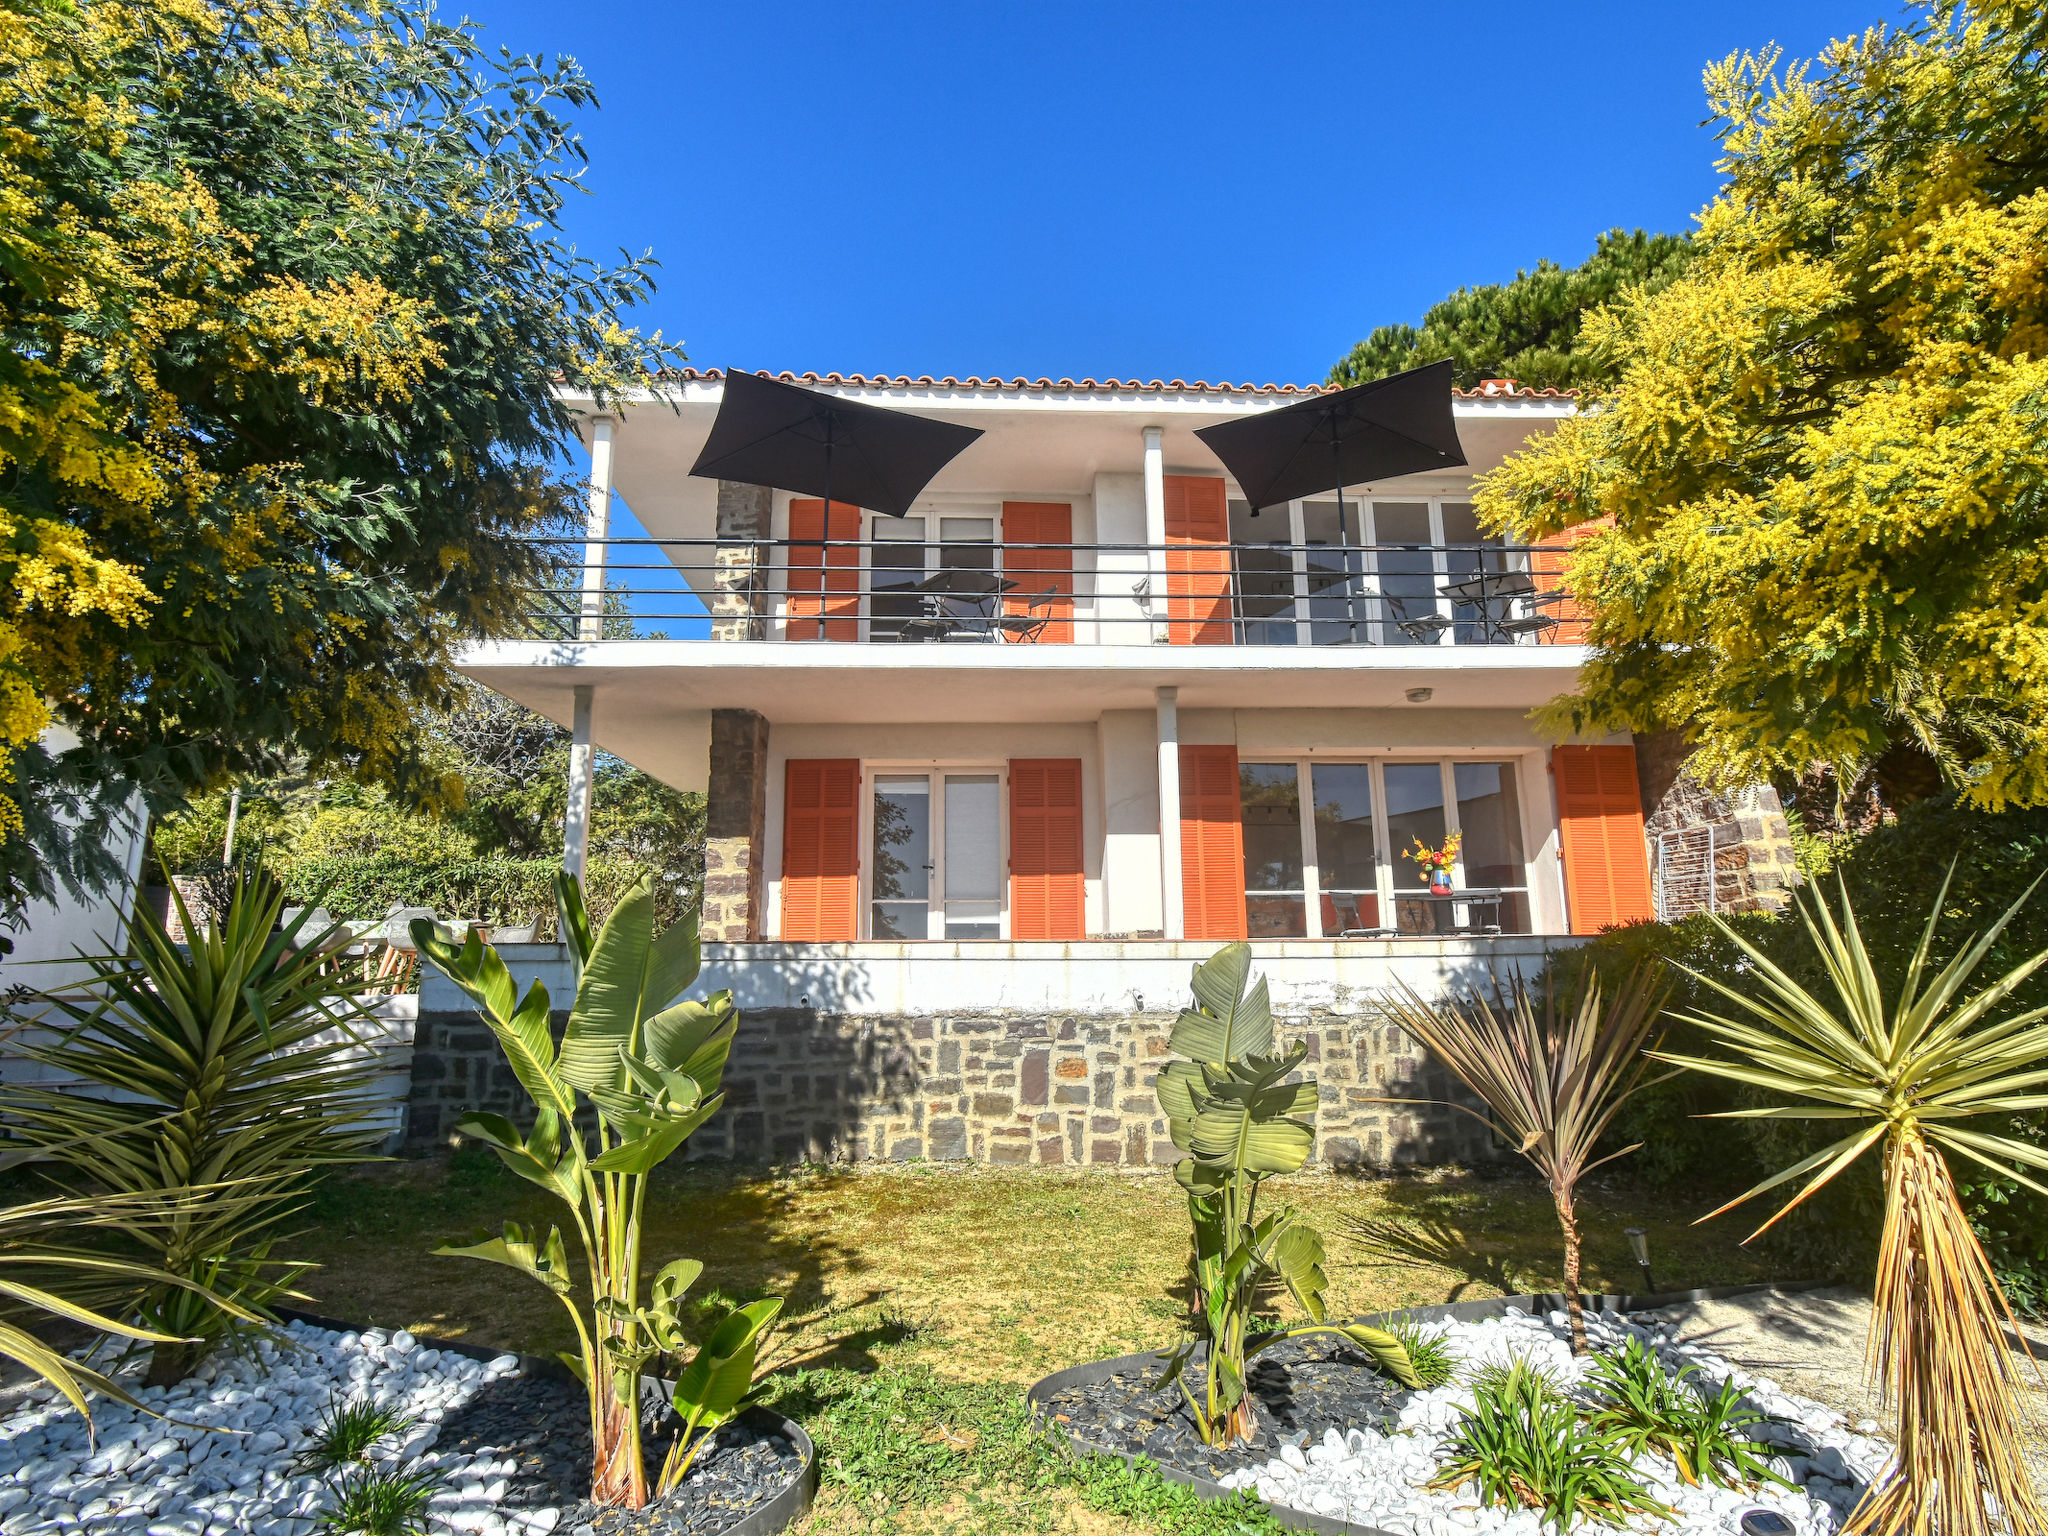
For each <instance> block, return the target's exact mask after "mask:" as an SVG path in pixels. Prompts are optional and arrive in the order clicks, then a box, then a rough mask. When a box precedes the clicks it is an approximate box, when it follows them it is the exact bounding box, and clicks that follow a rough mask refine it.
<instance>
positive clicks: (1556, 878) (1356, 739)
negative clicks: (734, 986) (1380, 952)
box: [763, 707, 1567, 934]
mask: <svg viewBox="0 0 2048 1536" xmlns="http://www.w3.org/2000/svg"><path fill="white" fill-rule="evenodd" d="M1180 738H1181V740H1182V741H1183V742H1184V743H1188V744H1192V745H1234V746H1235V747H1236V748H1237V750H1238V753H1239V756H1240V757H1244V758H1250V759H1255V760H1256V759H1259V758H1262V757H1270V758H1303V757H1306V758H1310V759H1315V758H1319V757H1332V758H1345V759H1351V760H1356V759H1357V758H1359V757H1361V756H1375V757H1398V758H1419V759H1431V758H1442V757H1459V756H1463V757H1473V756H1484V757H1486V758H1490V759H1497V760H1507V761H1512V762H1513V763H1515V764H1516V767H1517V774H1518V778H1517V788H1518V789H1519V791H1520V800H1521V809H1522V843H1523V848H1524V851H1525V853H1526V855H1527V859H1528V869H1529V877H1528V878H1529V889H1530V898H1529V899H1530V909H1531V910H1530V915H1531V920H1532V924H1533V926H1534V927H1535V929H1536V931H1537V932H1538V933H1552V934H1556V933H1562V932H1563V931H1564V930H1565V928H1566V926H1567V924H1566V918H1565V905H1564V892H1563V882H1562V875H1561V871H1560V866H1559V861H1558V842H1557V812H1556V804H1555V797H1554V790H1553V787H1552V785H1551V780H1550V774H1549V772H1548V764H1549V755H1548V751H1547V748H1546V746H1545V744H1544V743H1543V742H1542V741H1541V740H1540V739H1539V738H1538V737H1537V736H1536V735H1535V732H1534V730H1533V728H1532V727H1531V726H1530V724H1529V722H1528V720H1527V718H1526V716H1525V715H1524V714H1523V713H1522V712H1521V711H1519V710H1456V709H1425V708H1420V707H1415V708H1408V709H1379V710H1337V709H1329V710H1303V709H1274V710H1257V709H1241V710H1228V709H1192V710H1183V711H1181V712H1180ZM1017 757H1076V758H1079V759H1080V760H1081V761H1082V763H1083V765H1084V766H1083V772H1082V785H1083V816H1082V838H1083V849H1084V857H1085V879H1086V889H1087V921H1088V931H1089V932H1090V933H1091V934H1136V933H1157V932H1159V931H1160V930H1161V928H1162V927H1163V919H1162V916H1161V887H1160V843H1159V827H1160V816H1159V794H1158V736H1157V721H1156V716H1155V715H1154V713H1153V712H1152V711H1150V710H1106V711H1104V712H1102V714H1101V715H1100V716H1099V717H1098V719H1096V720H1094V721H1083V722H1070V723H1055V724H1001V723H990V724H969V723H959V724H949V725H888V724H881V725H869V726H850V725H780V724H778V725H775V726H774V727H772V728H771V730H770V733H769V769H768V773H769V782H768V827H767V838H766V846H765V848H764V850H763V855H764V865H763V867H764V869H765V870H766V872H767V890H768V914H767V927H766V930H765V931H766V932H768V933H770V934H776V933H779V932H780V931H781V879H780V876H781V870H782V805H783V793H784V773H785V765H786V764H787V763H788V761H789V760H790V759H791V758H858V759H860V760H862V761H863V762H864V763H867V764H871V765H884V766H883V767H882V768H881V770H880V771H887V770H888V768H890V767H902V768H906V769H916V768H921V767H946V766H959V765H970V764H972V765H980V764H990V765H999V764H1006V763H1007V762H1008V761H1009V760H1010V759H1011V758H1017ZM1174 809H1175V808H1171V807H1170V808H1169V812H1170V813H1171V812H1173V811H1174ZM1169 820H1171V814H1170V815H1169ZM863 847H865V834H864V835H863ZM1387 852H1388V854H1389V856H1391V852H1392V851H1391V850H1388V851H1387Z"/></svg>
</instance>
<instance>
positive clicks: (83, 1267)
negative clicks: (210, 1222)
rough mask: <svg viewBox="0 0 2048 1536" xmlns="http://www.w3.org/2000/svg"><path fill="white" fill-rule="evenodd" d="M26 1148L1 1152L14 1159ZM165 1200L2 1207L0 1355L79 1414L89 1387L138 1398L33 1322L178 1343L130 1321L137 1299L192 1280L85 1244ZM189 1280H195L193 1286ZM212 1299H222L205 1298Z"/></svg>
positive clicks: (156, 1211)
mask: <svg viewBox="0 0 2048 1536" xmlns="http://www.w3.org/2000/svg"><path fill="white" fill-rule="evenodd" d="M25 1155H26V1154H23V1153H20V1152H14V1153H9V1154H7V1155H5V1156H4V1157H0V1168H7V1167H12V1166H13V1165H14V1164H15V1163H18V1162H20V1161H21V1160H22V1159H23V1157H24V1156H25ZM175 1203H176V1199H175V1197H173V1199H172V1200H171V1201H169V1202H167V1201H166V1200H165V1199H164V1198H163V1197H161V1196H159V1195H156V1194H152V1193H142V1194H108V1195H94V1196H92V1197H90V1198H78V1197H64V1198H59V1199H51V1200H31V1201H27V1202H24V1203H23V1204H20V1205H10V1206H6V1207H0V1357H5V1358H6V1359H9V1360H12V1361H14V1362H16V1363H17V1364H19V1365H22V1366H24V1367H26V1368H27V1369H29V1370H31V1371H33V1372H35V1374H36V1375H38V1376H40V1377H41V1378H42V1379H43V1380H44V1381H46V1382H48V1383H49V1384H50V1385H51V1386H53V1387H55V1388H56V1389H57V1391H58V1392H60V1393H61V1394H63V1397H64V1400H65V1401H66V1402H68V1403H70V1404H71V1406H72V1407H74V1408H76V1409H77V1410H78V1411H79V1413H81V1414H83V1415H84V1416H85V1417H86V1418H88V1419H90V1418H91V1417H92V1409H91V1407H90V1404H89V1398H90V1396H91V1394H94V1393H98V1394H101V1395H104V1396H107V1397H111V1398H114V1399H116V1400H117V1401H119V1402H123V1403H126V1404H128V1405H129V1406H130V1407H131V1408H139V1407H141V1406H142V1405H141V1404H140V1403H138V1402H136V1400H135V1398H134V1397H133V1396H131V1395H130V1394H129V1392H128V1391H127V1389H126V1388H124V1387H123V1386H121V1384H120V1383H119V1382H117V1381H115V1380H113V1379H112V1378H111V1377H109V1376H107V1375H105V1374H104V1373H102V1372H100V1371H97V1370H95V1369H93V1368H92V1367H91V1366H88V1365H85V1364H83V1363H81V1362H79V1361H77V1360H73V1359H71V1358H70V1357H69V1356H67V1355H65V1354H64V1353H63V1352H62V1351H60V1350H56V1349H52V1348H51V1347H50V1346H49V1345H48V1344H46V1343H44V1342H43V1341H42V1340H41V1339H40V1338H38V1337H37V1336H36V1334H35V1332H34V1330H33V1328H32V1327H31V1324H32V1323H33V1322H34V1321H35V1320H36V1319H37V1318H39V1317H54V1318H62V1319H64V1320H66V1321H69V1322H73V1323H82V1324H84V1325H85V1326H86V1327H88V1328H93V1329H97V1330H98V1331H99V1332H101V1333H103V1334H111V1335H113V1336H114V1337H117V1338H123V1339H130V1340H133V1341H135V1342H137V1343H143V1344H151V1345H154V1346H156V1347H157V1348H159V1349H163V1348H167V1347H170V1346H172V1345H176V1344H178V1343H180V1342H182V1341H181V1340H179V1339H176V1338H173V1337H171V1336H170V1335H168V1334H163V1333H158V1332H157V1331H155V1330H154V1329H151V1328H145V1327H143V1326H142V1325H140V1324H139V1323H136V1322H134V1321H132V1320H131V1319H132V1318H133V1317H134V1315H135V1313H136V1311H137V1308H138V1306H139V1304H140V1302H141V1301H142V1298H143V1297H144V1296H146V1295H148V1294H150V1293H151V1292H154V1291H159V1290H163V1289H171V1290H177V1289H182V1288H185V1287H188V1286H193V1284H194V1283H193V1282H191V1281H189V1280H185V1279H182V1278H180V1277H179V1276H176V1275H172V1274H168V1273H166V1272H165V1271H163V1270H161V1269H157V1268H154V1267H152V1266H150V1265H147V1264H140V1263H137V1262H135V1261H134V1260H132V1259H128V1258H124V1257H121V1256H120V1255H118V1254H114V1253H106V1252H100V1251H96V1250H94V1249H93V1248H91V1247H88V1246H83V1244H84V1243H86V1242H89V1241H90V1240H91V1238H92V1237H93V1235H94V1234H95V1233H107V1232H111V1231H116V1230H118V1231H132V1230H134V1229H135V1228H138V1227H148V1226H151V1225H153V1224H155V1223H157V1222H159V1221H161V1220H162V1219H163V1217H164V1216H165V1214H166V1208H167V1205H171V1206H174V1205H175ZM194 1288H196V1287H194ZM212 1300H213V1301H214V1303H215V1304H216V1305H230V1304H228V1303H223V1302H221V1301H220V1299H219V1298H212Z"/></svg>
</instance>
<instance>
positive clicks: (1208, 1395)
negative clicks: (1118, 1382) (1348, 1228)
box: [1156, 944, 1420, 1445]
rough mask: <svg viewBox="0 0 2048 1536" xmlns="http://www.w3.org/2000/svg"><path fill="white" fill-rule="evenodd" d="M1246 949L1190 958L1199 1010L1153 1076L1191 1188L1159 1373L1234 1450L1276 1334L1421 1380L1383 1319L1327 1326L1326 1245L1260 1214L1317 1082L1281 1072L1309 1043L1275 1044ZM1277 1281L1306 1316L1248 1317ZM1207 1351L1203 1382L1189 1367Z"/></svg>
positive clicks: (1300, 1152) (1280, 1212)
mask: <svg viewBox="0 0 2048 1536" xmlns="http://www.w3.org/2000/svg"><path fill="white" fill-rule="evenodd" d="M1251 959H1252V952H1251V946H1250V945H1248V944H1229V945H1225V946H1224V947H1223V948H1222V949H1220V950H1218V951H1217V952H1216V953H1215V955H1214V956H1212V957H1211V958H1210V959H1208V960H1206V961H1204V962H1203V963H1202V964H1200V965H1197V966H1196V967H1195V972H1194V979H1193V985H1194V993H1195V1006H1194V1007H1192V1008H1189V1009H1185V1010H1183V1011H1182V1013H1181V1015H1180V1018H1179V1019H1178V1020H1177V1021H1176V1022H1175V1024H1174V1026H1173V1033H1172V1035H1171V1037H1170V1038H1169V1040H1168V1042H1167V1043H1168V1046H1169V1048H1170V1049H1171V1050H1173V1051H1174V1052H1175V1053H1176V1054H1177V1055H1179V1056H1180V1057H1182V1058H1183V1059H1182V1060H1179V1061H1172V1062H1168V1063H1167V1064H1166V1066H1165V1067H1163V1068H1162V1069H1161V1070H1160V1073H1159V1077H1158V1081H1157V1084H1156V1087H1157V1092H1158V1094H1159V1105H1160V1108H1161V1109H1162V1110H1164V1111H1165V1114H1166V1117H1167V1123H1168V1126H1169V1129H1170V1131H1171V1134H1172V1137H1173V1144H1174V1145H1175V1146H1177V1147H1179V1148H1180V1149H1181V1150H1183V1151H1184V1152H1186V1153H1187V1154H1188V1155H1187V1156H1186V1157H1184V1158H1182V1159H1181V1160H1180V1161H1179V1162H1178V1163H1176V1164H1175V1165H1174V1170H1173V1171H1174V1177H1175V1178H1177V1179H1178V1180H1179V1181H1180V1185H1181V1188H1182V1189H1184V1190H1186V1191H1187V1197H1188V1216H1189V1219H1190V1221H1191V1223H1192V1225H1193V1228H1194V1251H1193V1254H1192V1256H1191V1258H1190V1261H1189V1279H1190V1283H1191V1286H1192V1292H1193V1297H1192V1299H1193V1307H1192V1309H1191V1312H1192V1315H1191V1319H1190V1325H1189V1328H1188V1331H1187V1333H1186V1335H1185V1336H1184V1337H1183V1338H1182V1340H1181V1342H1180V1343H1179V1345H1178V1346H1176V1347H1175V1348H1174V1349H1173V1350H1171V1351H1170V1352H1168V1353H1167V1354H1166V1355H1165V1356H1164V1358H1165V1360H1166V1372H1165V1381H1164V1382H1162V1385H1164V1384H1165V1382H1178V1383H1179V1384H1180V1389H1181V1394H1182V1396H1183V1397H1184V1398H1185V1399H1186V1400H1187V1405H1188V1410H1189V1412H1190V1413H1191V1414H1192V1415H1193V1416H1194V1421H1195V1427H1196V1429H1197V1430H1198V1431H1199V1432H1200V1434H1201V1437H1202V1439H1203V1441H1204V1442H1205V1443H1207V1444H1210V1445H1230V1444H1233V1443H1234V1442H1236V1441H1238V1440H1241V1439H1245V1438H1247V1437H1248V1436H1249V1435H1250V1434H1251V1433H1252V1431H1253V1428H1254V1424H1253V1420H1252V1411H1251V1403H1250V1401H1249V1400H1248V1399H1247V1397H1246V1392H1245V1370H1246V1364H1247V1362H1248V1361H1249V1360H1250V1359H1251V1358H1252V1357H1253V1356H1255V1355H1257V1354H1258V1353H1259V1351H1261V1350H1263V1349H1269V1348H1271V1347H1272V1346H1273V1345H1275V1344H1277V1343H1279V1342H1280V1341H1281V1340H1282V1339H1291V1338H1299V1337H1301V1336H1302V1335H1304V1334H1312V1333H1332V1334H1337V1335H1339V1336H1340V1337H1342V1338H1345V1339H1348V1340H1350V1341H1351V1342H1352V1343H1353V1344H1356V1345H1358V1346H1359V1347H1360V1348H1361V1349H1363V1350H1365V1351H1366V1352H1367V1353H1368V1354H1370V1355H1371V1356H1372V1357H1373V1359H1374V1361H1375V1362H1376V1363H1377V1364H1378V1365H1379V1367H1380V1369H1381V1370H1383V1371H1385V1372H1386V1373H1387V1374H1388V1375H1389V1376H1392V1377H1393V1378H1394V1379H1395V1380H1397V1381H1399V1382H1400V1383H1401V1384H1402V1385H1403V1386H1408V1387H1414V1386H1418V1385H1420V1383H1419V1382H1418V1381H1417V1379H1416V1375H1415V1370H1414V1367H1413V1366H1412V1365H1411V1364H1410V1363H1409V1360H1408V1353H1407V1351H1406V1350H1405V1349H1403V1348H1402V1346H1401V1341H1400V1340H1399V1339H1397V1338H1395V1337H1394V1336H1393V1335H1392V1334H1390V1333H1386V1332H1384V1331H1382V1330H1381V1329H1378V1328H1368V1327H1366V1326H1364V1325H1363V1324H1359V1323H1333V1322H1331V1321H1330V1320H1329V1318H1328V1313H1327V1309H1326V1307H1325V1304H1324V1300H1323V1292H1324V1291H1325V1290H1326V1289H1327V1288H1328V1285H1329V1281H1328V1279H1327V1277H1326V1276H1325V1275H1324V1273H1323V1240H1322V1238H1321V1237H1320V1236H1319V1235H1317V1233H1316V1230H1315V1228H1313V1227H1311V1226H1310V1225H1309V1224H1308V1223H1307V1222H1306V1221H1305V1220H1303V1219H1302V1217H1301V1216H1300V1214H1299V1213H1298V1212H1296V1211H1295V1210H1294V1209H1293V1207H1291V1206H1285V1205H1283V1206H1281V1207H1279V1208H1278V1209H1276V1210H1270V1211H1268V1212H1266V1214H1265V1215H1263V1216H1261V1215H1260V1214H1259V1211H1258V1204H1259V1191H1260V1187H1261V1186H1262V1185H1263V1184H1264V1183H1265V1181H1266V1180H1267V1179H1269V1178H1271V1177H1273V1176H1274V1175H1275V1174H1280V1173H1293V1172H1295V1171H1296V1170H1298V1169H1299V1168H1300V1167H1301V1165H1302V1164H1303V1163H1305V1162H1306V1161H1307V1160H1308V1155H1309V1152H1310V1151H1311V1150H1312V1149H1313V1148H1314V1146H1315V1128H1314V1126H1313V1125H1311V1124H1310V1123H1309V1122H1308V1121H1307V1120H1305V1119H1302V1118H1301V1117H1302V1116H1304V1115H1310V1114H1313V1113H1315V1107H1316V1085H1315V1080H1314V1079H1313V1078H1311V1079H1308V1080H1305V1081H1302V1082H1298V1083H1290V1082H1287V1081H1286V1079H1287V1078H1288V1077H1289V1076H1290V1075H1291V1074H1292V1073H1293V1072H1294V1071H1295V1070H1296V1069H1297V1068H1298V1067H1299V1066H1300V1065H1301V1063H1302V1061H1303V1059H1304V1057H1305V1056H1306V1055H1307V1052H1308V1047H1307V1046H1306V1045H1305V1044H1302V1043H1297V1044H1296V1045H1295V1046H1294V1047H1293V1048H1292V1049H1291V1050H1288V1051H1285V1052H1277V1051H1276V1050H1275V1048H1274V1039H1273V1011H1272V1007H1271V1004H1270V1003H1269V1001H1268V998H1267V993H1266V979H1265V978H1264V977H1263V976H1262V977H1260V978H1259V980H1258V982H1257V984H1256V985H1254V986H1252V987H1251V988H1250V990H1249V991H1247V990H1246V982H1247V981H1248V980H1249V978H1250V974H1251ZM1275 1279H1278V1280H1279V1281H1280V1282H1281V1283H1282V1284H1283V1285H1285V1286H1286V1288H1287V1289H1288V1291H1289V1292H1290V1293H1291V1294H1292V1295H1293V1297H1294V1300H1295V1303H1296V1304H1297V1305H1298V1306H1299V1307H1300V1308H1301V1310H1302V1311H1303V1312H1304V1313H1306V1314H1307V1315H1308V1319H1309V1320H1308V1322H1306V1323H1304V1324H1297V1325H1295V1326H1293V1327H1283V1326H1280V1325H1278V1324H1274V1323H1267V1322H1262V1320H1261V1319H1260V1318H1259V1317H1258V1314H1257V1310H1256V1309H1257V1304H1258V1300H1259V1293H1260V1290H1261V1288H1262V1287H1264V1286H1267V1285H1269V1284H1271V1282H1272V1281H1273V1280H1275ZM1198 1352H1199V1353H1200V1354H1201V1355H1202V1357H1203V1361H1202V1369H1203V1374H1204V1378H1205V1379H1204V1382H1203V1390H1202V1391H1201V1392H1200V1393H1199V1394H1197V1393H1196V1392H1195V1390H1194V1389H1193V1388H1192V1387H1190V1386H1189V1385H1188V1382H1187V1380H1186V1373H1187V1371H1188V1368H1189V1366H1190V1364H1191V1362H1192V1361H1193V1360H1194V1357H1195V1355H1196V1354H1197V1353H1198Z"/></svg>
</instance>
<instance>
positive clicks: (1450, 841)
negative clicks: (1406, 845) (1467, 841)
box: [1401, 832, 1464, 896]
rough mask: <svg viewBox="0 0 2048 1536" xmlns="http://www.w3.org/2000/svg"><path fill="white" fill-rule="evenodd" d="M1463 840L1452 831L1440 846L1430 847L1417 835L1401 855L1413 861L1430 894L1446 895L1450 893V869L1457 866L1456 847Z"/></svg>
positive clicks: (1457, 847)
mask: <svg viewBox="0 0 2048 1536" xmlns="http://www.w3.org/2000/svg"><path fill="white" fill-rule="evenodd" d="M1463 841H1464V839H1463V838H1462V837H1460V835H1459V834H1458V833H1456V832H1453V833H1451V834H1449V835H1448V836H1447V837H1445V838H1444V840H1443V846H1442V847H1439V848H1432V847H1430V846H1429V844H1427V843H1425V842H1424V841H1423V840H1422V839H1421V838H1419V837H1418V838H1416V839H1415V846H1414V847H1413V848H1410V849H1408V850H1407V851H1406V852H1405V853H1403V854H1402V855H1401V857H1402V858H1404V859H1413V860H1414V861H1415V863H1416V866H1417V872H1418V873H1419V874H1420V875H1421V876H1422V878H1423V879H1424V880H1426V881H1427V882H1428V883H1429V893H1430V895H1432V896H1448V895H1450V894H1451V871H1452V870H1454V869H1456V868H1457V867H1458V849H1459V847H1460V845H1461V844H1462V843H1463Z"/></svg>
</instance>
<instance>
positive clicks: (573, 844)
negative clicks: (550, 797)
mask: <svg viewBox="0 0 2048 1536" xmlns="http://www.w3.org/2000/svg"><path fill="white" fill-rule="evenodd" d="M595 692H596V690H595V689H593V688H592V687H591V686H590V685H589V684H588V683H578V684H577V685H576V688H575V690H574V697H575V700H576V703H575V713H574V714H573V715H572V716H571V723H570V726H569V805H568V809H567V811H565V812H564V814H563V816H562V868H563V869H564V870H566V871H568V873H569V874H571V875H573V876H574V877H575V878H576V879H578V880H581V879H582V878H583V870H584V865H585V863H586V861H587V860H588V858H589V854H590V778H591V770H592V769H593V768H594V767H595V766H596V758H597V748H596V747H595V746H594V745H592V743H591V740H590V702H591V696H592V695H593V694H594V693H595Z"/></svg>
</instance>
